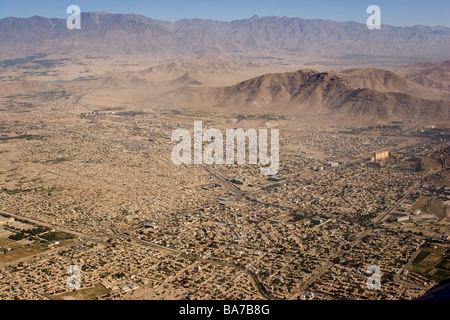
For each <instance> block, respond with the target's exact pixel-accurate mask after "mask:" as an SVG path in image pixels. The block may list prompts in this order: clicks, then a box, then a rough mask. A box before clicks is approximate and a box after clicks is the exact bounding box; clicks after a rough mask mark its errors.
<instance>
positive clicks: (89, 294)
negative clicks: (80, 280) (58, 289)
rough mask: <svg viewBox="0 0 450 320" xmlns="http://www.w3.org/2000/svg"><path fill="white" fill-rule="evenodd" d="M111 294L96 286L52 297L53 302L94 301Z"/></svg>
mask: <svg viewBox="0 0 450 320" xmlns="http://www.w3.org/2000/svg"><path fill="white" fill-rule="evenodd" d="M108 293H109V290H108V289H106V288H105V287H104V286H102V285H101V284H96V285H95V286H94V287H92V288H86V289H80V290H77V291H72V292H66V293H61V294H57V295H53V296H50V297H49V298H50V299H53V300H94V299H95V298H98V297H101V296H104V295H106V294H108Z"/></svg>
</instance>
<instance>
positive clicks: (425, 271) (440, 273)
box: [409, 247, 450, 283]
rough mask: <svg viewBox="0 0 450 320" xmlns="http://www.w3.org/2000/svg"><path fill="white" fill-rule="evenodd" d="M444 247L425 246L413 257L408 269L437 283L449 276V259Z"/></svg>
mask: <svg viewBox="0 0 450 320" xmlns="http://www.w3.org/2000/svg"><path fill="white" fill-rule="evenodd" d="M446 250H447V249H446V248H444V247H439V248H437V249H432V248H425V249H423V250H422V251H421V252H420V253H419V254H418V255H417V257H416V259H414V261H413V263H412V264H411V267H410V268H409V270H410V271H411V272H415V273H417V274H420V275H422V276H424V277H426V278H428V279H430V280H433V281H435V282H437V283H439V282H441V281H444V280H446V279H448V278H450V259H449V258H448V255H447V256H446V255H445V253H446Z"/></svg>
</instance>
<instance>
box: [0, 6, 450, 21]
mask: <svg viewBox="0 0 450 320" xmlns="http://www.w3.org/2000/svg"><path fill="white" fill-rule="evenodd" d="M72 4H75V5H78V6H79V7H80V8H81V10H82V11H84V12H89V11H107V12H111V13H137V14H142V15H144V16H147V17H150V18H153V19H158V20H170V21H176V20H179V19H181V18H203V19H214V20H221V21H232V20H237V19H247V18H250V17H251V16H253V15H255V14H256V15H260V16H269V15H275V16H288V17H301V18H304V19H329V20H337V21H357V22H362V23H365V22H366V20H367V18H368V16H369V15H368V14H367V13H366V10H367V7H368V6H369V5H372V4H375V5H378V6H379V7H380V8H381V13H382V23H383V24H389V25H393V26H412V25H416V24H423V25H429V26H435V25H444V26H447V27H450V0H370V1H366V0H316V1H314V0H223V1H217V0H123V1H118V0H43V1H36V0H0V18H4V17H9V16H15V17H30V16H34V15H39V16H44V17H50V18H66V17H68V16H69V15H67V14H66V9H67V7H68V6H69V5H72Z"/></svg>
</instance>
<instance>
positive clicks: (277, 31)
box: [0, 13, 450, 60]
mask: <svg viewBox="0 0 450 320" xmlns="http://www.w3.org/2000/svg"><path fill="white" fill-rule="evenodd" d="M81 28H82V29H81V30H72V31H70V30H68V29H67V27H66V20H64V19H48V18H43V17H38V16H34V17H31V18H27V19H19V18H6V19H3V20H0V39H1V42H0V52H1V56H2V58H3V59H8V58H14V57H25V56H30V55H33V54H37V53H49V54H65V55H77V54H101V55H112V54H134V53H141V54H142V53H144V54H152V55H154V56H161V57H162V56H164V57H180V56H187V55H192V56H194V55H198V54H206V53H215V54H217V53H239V54H258V55H261V56H264V55H266V56H267V55H271V54H285V55H297V56H315V57H343V58H346V59H352V57H355V58H356V57H360V56H391V57H392V56H394V57H411V58H415V59H420V58H426V59H435V60H439V59H440V60H444V59H446V58H448V52H450V29H449V28H445V27H425V26H414V27H409V28H398V27H391V26H383V27H382V29H381V30H368V28H367V27H366V26H365V25H364V24H359V23H356V22H333V21H325V20H303V19H300V18H286V17H256V16H255V17H253V18H251V19H247V20H239V21H232V22H229V23H226V22H219V21H212V20H200V19H193V20H187V19H183V20H180V21H177V22H175V23H172V22H168V21H158V20H152V19H150V18H146V17H144V16H140V15H135V14H126V15H123V14H108V13H82V20H81Z"/></svg>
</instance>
